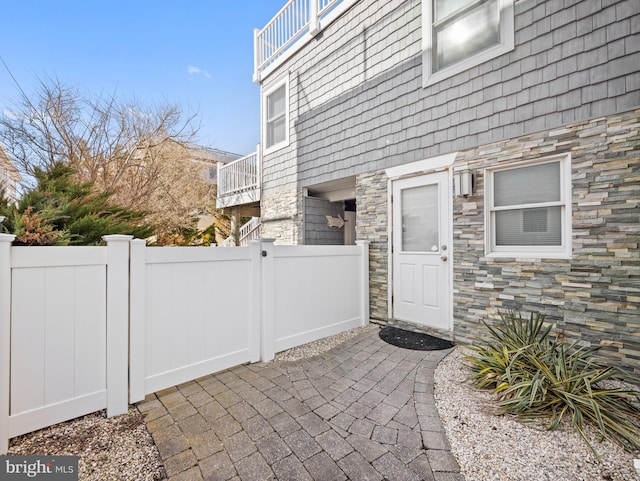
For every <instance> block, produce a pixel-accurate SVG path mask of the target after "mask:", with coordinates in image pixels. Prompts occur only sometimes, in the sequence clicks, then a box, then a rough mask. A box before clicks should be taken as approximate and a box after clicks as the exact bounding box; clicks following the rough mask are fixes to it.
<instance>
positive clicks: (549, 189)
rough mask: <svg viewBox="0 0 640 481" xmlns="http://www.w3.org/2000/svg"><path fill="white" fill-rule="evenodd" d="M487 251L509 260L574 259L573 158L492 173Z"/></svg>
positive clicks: (488, 180)
mask: <svg viewBox="0 0 640 481" xmlns="http://www.w3.org/2000/svg"><path fill="white" fill-rule="evenodd" d="M485 182H486V196H487V199H486V206H487V212H486V216H485V218H486V223H487V225H486V229H485V232H486V233H487V238H486V250H487V253H488V254H491V255H495V256H505V257H522V256H524V257H565V256H570V255H571V161H570V158H569V156H568V155H563V156H560V157H554V158H551V159H546V160H545V161H542V162H537V163H534V164H531V163H526V164H519V165H516V166H510V167H501V168H497V169H488V170H487V171H486V177H485Z"/></svg>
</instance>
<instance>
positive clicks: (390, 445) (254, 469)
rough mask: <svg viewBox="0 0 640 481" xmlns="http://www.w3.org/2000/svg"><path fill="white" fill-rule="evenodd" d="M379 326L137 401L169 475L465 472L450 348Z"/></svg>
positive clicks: (248, 480)
mask: <svg viewBox="0 0 640 481" xmlns="http://www.w3.org/2000/svg"><path fill="white" fill-rule="evenodd" d="M378 332H379V330H378V329H372V330H370V331H365V332H363V333H361V334H359V335H358V336H357V337H355V338H352V339H350V340H348V341H346V342H344V343H343V344H341V345H340V346H338V347H336V348H334V349H332V350H331V351H328V352H326V353H324V354H321V355H319V356H316V357H314V358H311V359H307V360H304V361H299V362H295V363H294V362H272V363H269V364H266V365H265V364H262V363H258V364H251V365H244V366H238V367H235V368H233V369H229V370H227V371H223V372H220V373H218V374H213V375H210V376H206V377H203V378H200V379H198V380H196V381H193V382H189V383H186V384H183V385H180V386H177V387H173V388H170V389H166V390H163V391H161V392H158V393H156V394H153V395H150V396H147V398H146V399H145V401H143V402H141V403H140V404H138V408H139V410H140V411H141V412H142V413H144V415H145V419H146V422H147V427H148V429H149V431H150V432H151V434H152V436H153V438H154V440H155V442H156V444H157V446H158V450H159V451H160V455H161V456H162V459H163V462H164V466H165V469H166V473H167V476H168V477H169V479H170V481H179V480H194V481H195V480H207V481H213V480H243V481H260V480H269V479H277V480H281V481H294V480H316V481H322V480H327V481H339V480H345V479H350V480H358V481H360V480H376V481H377V480H389V481H392V480H399V481H413V480H416V481H417V480H429V481H433V480H436V481H463V477H462V476H461V475H460V473H459V468H458V464H457V463H456V460H455V458H454V457H453V455H452V454H451V452H450V450H449V444H448V442H447V439H446V436H445V435H444V432H443V428H442V423H441V421H440V418H439V417H438V413H437V410H436V407H435V404H434V397H433V371H434V368H435V366H436V365H437V364H438V362H439V361H440V360H441V359H442V358H443V357H444V356H445V355H446V353H447V352H448V351H411V350H407V349H402V348H398V347H395V346H391V345H389V344H386V343H385V342H384V341H382V340H381V339H380V338H379V337H378Z"/></svg>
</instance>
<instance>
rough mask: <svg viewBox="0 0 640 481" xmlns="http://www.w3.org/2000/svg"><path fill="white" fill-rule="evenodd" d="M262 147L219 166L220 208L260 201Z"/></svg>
mask: <svg viewBox="0 0 640 481" xmlns="http://www.w3.org/2000/svg"><path fill="white" fill-rule="evenodd" d="M259 153H260V147H259V146H258V149H257V150H256V152H254V153H252V154H249V155H246V156H244V157H242V158H240V159H237V160H234V161H233V162H229V163H228V164H222V163H219V164H218V195H217V200H216V206H217V207H218V208H222V207H230V206H234V205H241V204H248V203H251V202H257V201H259V200H260V155H259Z"/></svg>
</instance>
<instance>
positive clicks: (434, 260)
mask: <svg viewBox="0 0 640 481" xmlns="http://www.w3.org/2000/svg"><path fill="white" fill-rule="evenodd" d="M392 186H393V187H392V189H393V192H392V193H393V198H392V204H393V210H392V218H393V232H392V259H393V266H392V270H393V273H392V275H393V286H392V289H393V292H392V305H393V307H392V315H393V318H394V319H398V320H402V321H408V322H412V323H415V324H421V325H423V326H428V327H433V328H437V329H451V320H450V302H451V301H450V284H449V276H450V274H449V257H450V252H451V251H450V246H449V245H448V242H449V230H450V222H451V218H450V215H451V214H450V212H449V203H450V198H451V192H450V189H451V187H450V180H449V173H448V172H438V173H435V174H429V175H421V176H418V177H411V178H407V179H400V180H396V181H394V182H393V183H392Z"/></svg>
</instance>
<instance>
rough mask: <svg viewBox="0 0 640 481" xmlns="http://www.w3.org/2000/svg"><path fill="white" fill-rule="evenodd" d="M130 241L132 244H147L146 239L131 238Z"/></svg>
mask: <svg viewBox="0 0 640 481" xmlns="http://www.w3.org/2000/svg"><path fill="white" fill-rule="evenodd" d="M105 237H106V236H105ZM105 240H107V239H105ZM131 243H132V244H134V245H144V246H146V245H147V241H146V240H144V239H133V240H132V241H131Z"/></svg>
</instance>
